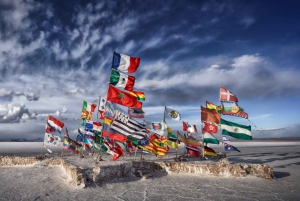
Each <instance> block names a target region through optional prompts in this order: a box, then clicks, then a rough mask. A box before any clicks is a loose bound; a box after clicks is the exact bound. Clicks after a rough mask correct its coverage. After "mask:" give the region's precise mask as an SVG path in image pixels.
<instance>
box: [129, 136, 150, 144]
mask: <svg viewBox="0 0 300 201" xmlns="http://www.w3.org/2000/svg"><path fill="white" fill-rule="evenodd" d="M128 140H129V141H130V142H132V143H133V144H134V145H135V146H147V145H149V144H150V143H149V140H147V138H142V139H136V138H133V137H131V136H129V137H128Z"/></svg>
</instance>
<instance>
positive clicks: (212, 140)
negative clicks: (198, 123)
mask: <svg viewBox="0 0 300 201" xmlns="http://www.w3.org/2000/svg"><path fill="white" fill-rule="evenodd" d="M203 142H204V143H211V144H219V143H220V142H219V140H218V139H217V138H215V137H214V136H213V135H212V134H210V133H208V132H205V133H203Z"/></svg>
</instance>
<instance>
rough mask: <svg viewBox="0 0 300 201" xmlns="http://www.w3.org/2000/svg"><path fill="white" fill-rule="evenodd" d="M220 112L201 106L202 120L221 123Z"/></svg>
mask: <svg viewBox="0 0 300 201" xmlns="http://www.w3.org/2000/svg"><path fill="white" fill-rule="evenodd" d="M220 119H221V117H220V114H219V113H218V112H217V111H216V110H210V109H207V108H205V107H202V106H201V121H209V122H213V123H216V124H219V123H220Z"/></svg>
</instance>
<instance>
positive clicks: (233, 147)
mask: <svg viewBox="0 0 300 201" xmlns="http://www.w3.org/2000/svg"><path fill="white" fill-rule="evenodd" d="M224 150H225V151H238V152H241V151H240V150H238V149H237V148H236V147H235V146H232V145H230V144H227V143H225V142H224Z"/></svg>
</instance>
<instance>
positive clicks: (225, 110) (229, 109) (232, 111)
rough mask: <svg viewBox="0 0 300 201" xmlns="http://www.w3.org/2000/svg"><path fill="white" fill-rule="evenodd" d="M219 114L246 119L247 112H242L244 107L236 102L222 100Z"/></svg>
mask: <svg viewBox="0 0 300 201" xmlns="http://www.w3.org/2000/svg"><path fill="white" fill-rule="evenodd" d="M221 114H223V115H232V116H236V117H242V118H245V119H248V114H247V113H246V112H244V109H243V108H241V107H239V106H238V105H237V103H236V102H229V101H222V110H221Z"/></svg>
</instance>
